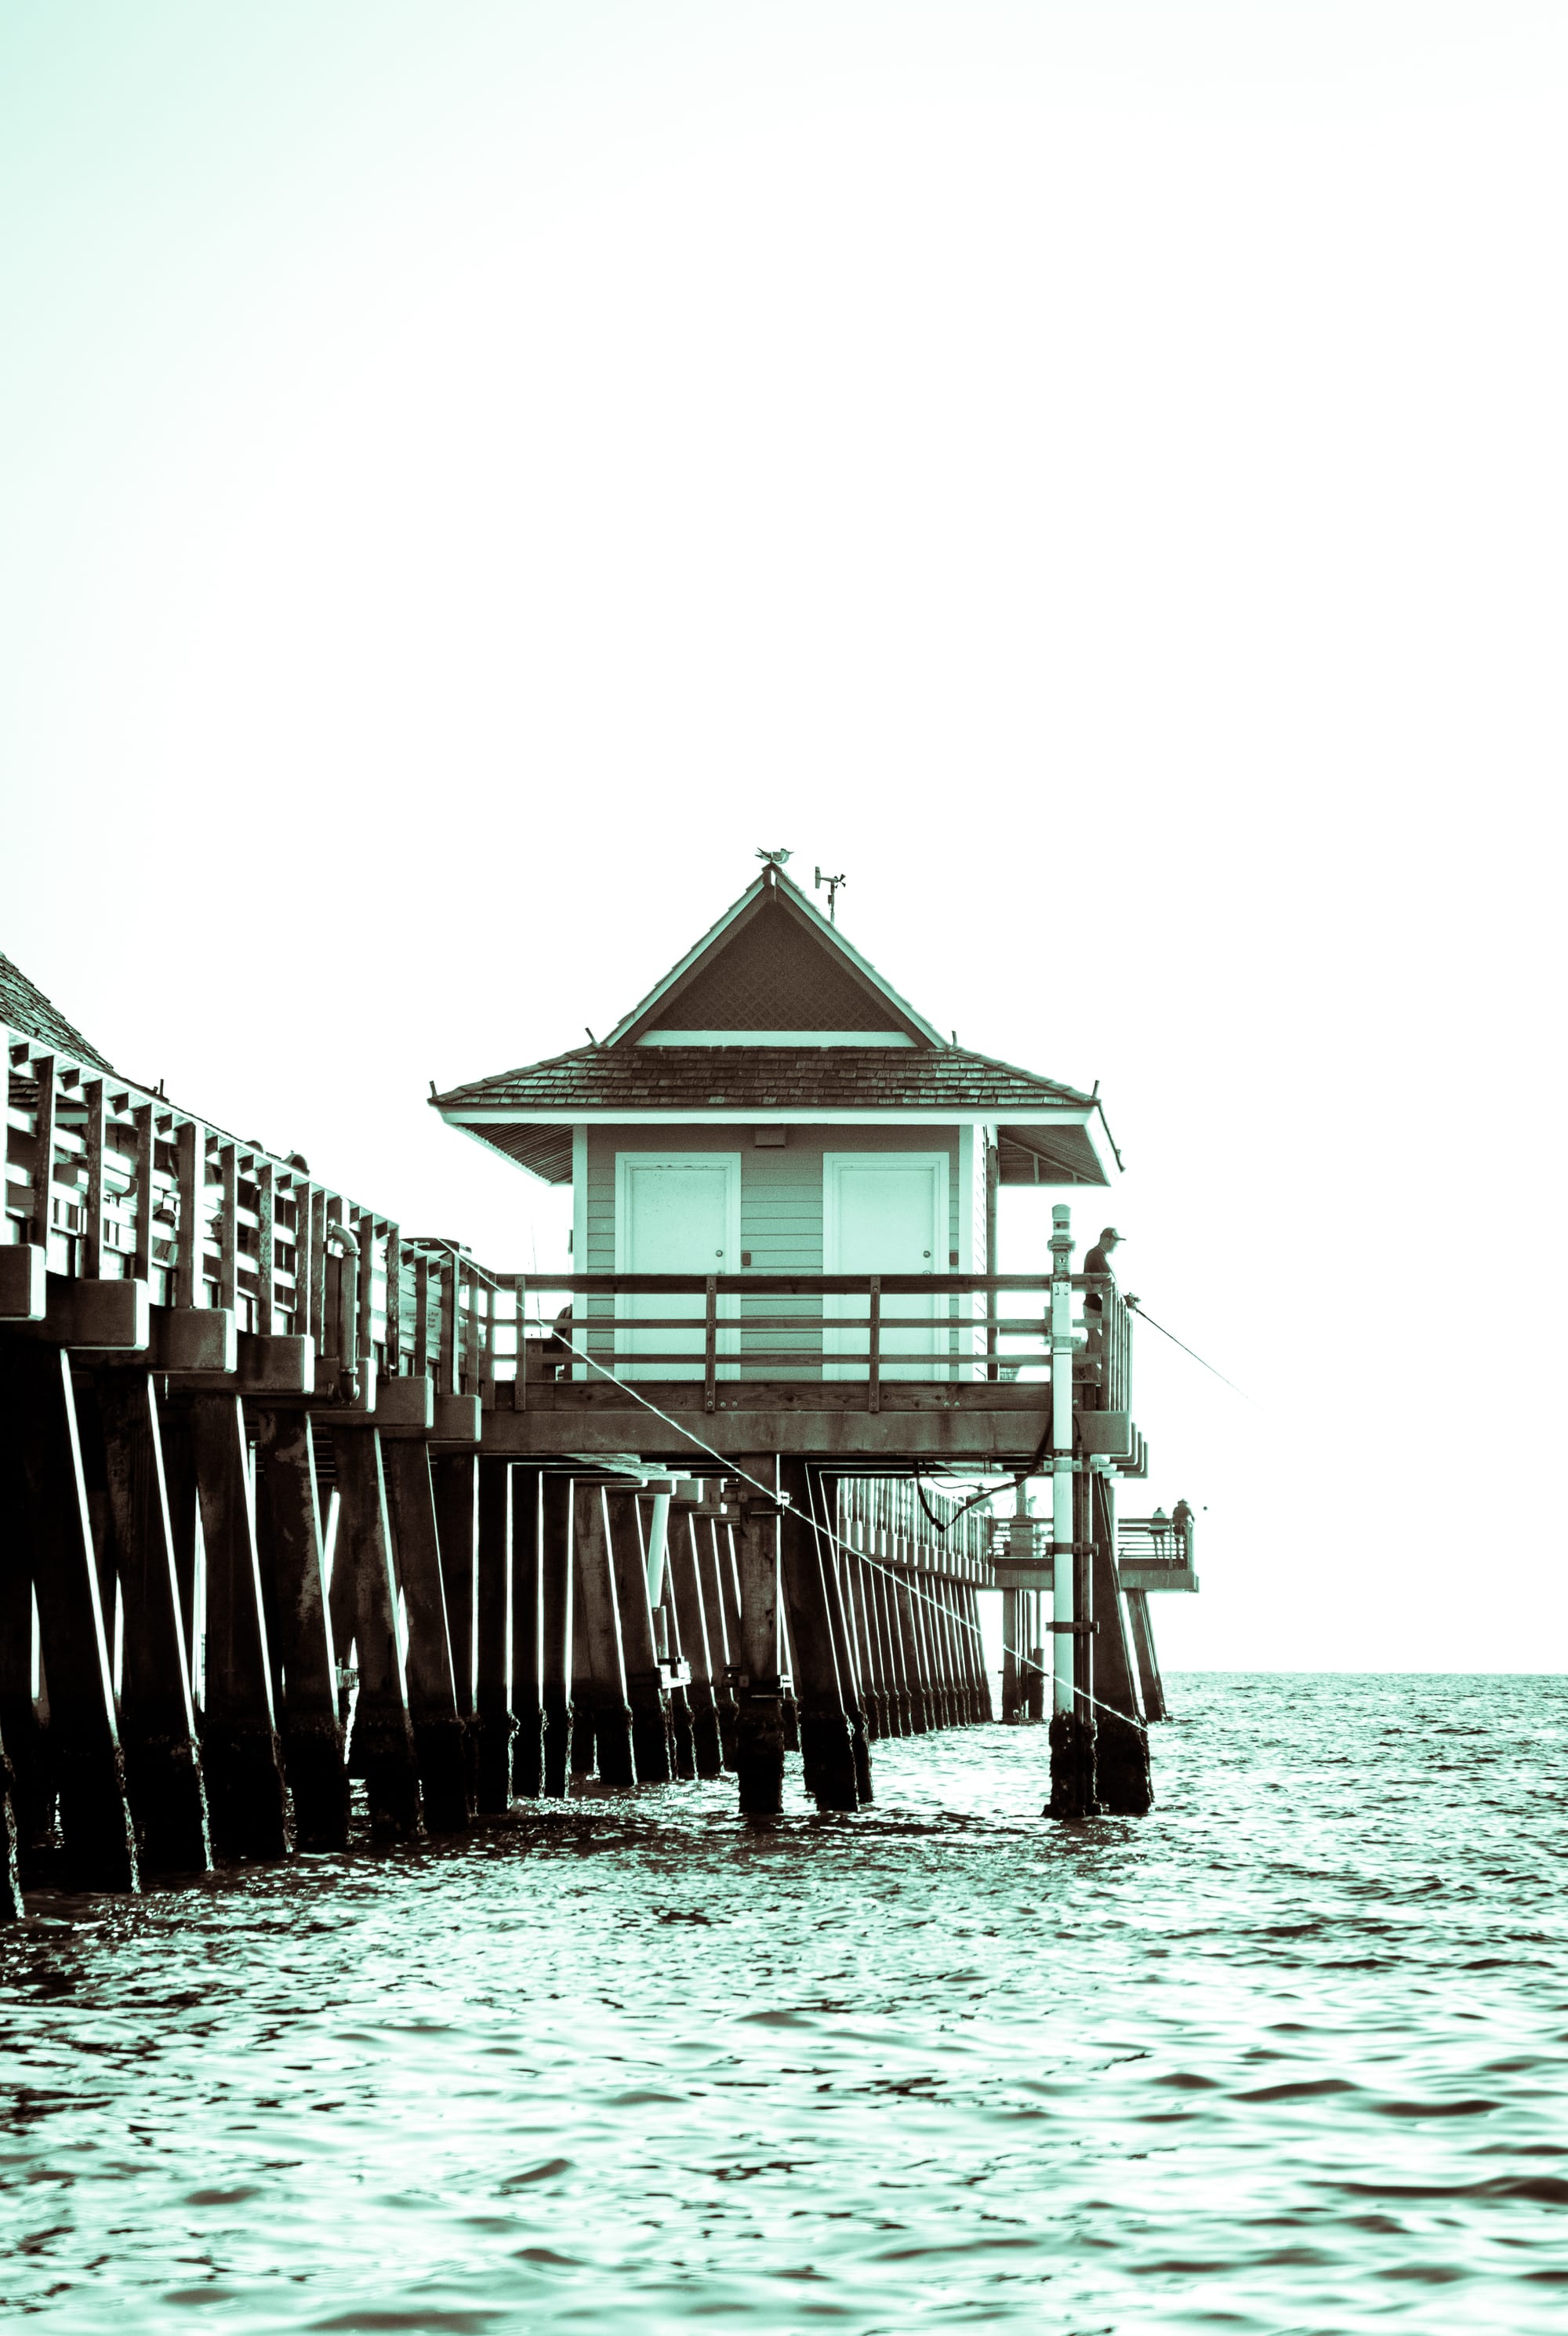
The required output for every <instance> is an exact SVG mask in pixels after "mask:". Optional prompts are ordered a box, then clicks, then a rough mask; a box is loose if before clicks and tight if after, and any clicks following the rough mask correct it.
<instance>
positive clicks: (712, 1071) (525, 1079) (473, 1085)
mask: <svg viewBox="0 0 1568 2336" xmlns="http://www.w3.org/2000/svg"><path fill="white" fill-rule="evenodd" d="M1093 1100H1094V1098H1093V1096H1091V1095H1084V1094H1082V1093H1081V1092H1080V1091H1079V1089H1077V1088H1076V1087H1068V1086H1063V1085H1061V1084H1060V1083H1059V1082H1058V1081H1057V1080H1056V1079H1046V1078H1040V1077H1038V1076H1037V1075H1036V1073H1034V1072H1033V1071H1020V1070H1018V1069H1015V1067H1014V1066H1013V1065H1012V1064H1011V1063H998V1062H996V1061H993V1060H992V1058H991V1057H990V1056H989V1055H973V1054H970V1053H969V1051H968V1049H967V1048H965V1047H962V1046H930V1047H928V1046H920V1047H915V1046H909V1047H892V1046H575V1047H573V1049H572V1050H571V1052H570V1054H567V1055H555V1056H551V1058H550V1060H549V1061H548V1062H544V1063H530V1064H527V1065H525V1066H523V1067H522V1068H521V1069H520V1070H515V1071H498V1072H497V1073H496V1074H495V1076H493V1077H492V1078H488V1079H473V1080H471V1081H470V1083H469V1084H468V1085H466V1086H461V1087H453V1090H452V1092H451V1093H450V1094H449V1095H437V1097H436V1098H435V1102H436V1107H437V1109H438V1110H440V1111H442V1112H443V1113H451V1114H454V1115H458V1116H462V1117H464V1118H466V1117H468V1116H469V1115H470V1114H476V1115H477V1114H482V1113H485V1112H491V1111H495V1112H513V1111H527V1112H531V1113H545V1112H550V1113H559V1114H560V1115H561V1116H562V1117H564V1118H568V1119H579V1118H582V1117H584V1116H592V1115H593V1114H598V1113H603V1112H609V1113H612V1114H613V1113H615V1112H620V1111H638V1112H643V1111H672V1112H680V1113H683V1114H687V1113H690V1112H693V1111H707V1110H726V1109H727V1110H732V1111H742V1112H745V1111H775V1110H777V1111H787V1110H803V1109H813V1110H822V1111H849V1110H855V1109H859V1108H861V1107H862V1106H863V1107H864V1108H865V1109H867V1110H870V1111H920V1110H923V1109H928V1108H929V1109H931V1110H935V1111H961V1112H966V1113H969V1112H972V1113H974V1114H990V1113H991V1112H993V1111H998V1110H1000V1111H1014V1110H1018V1109H1019V1108H1020V1107H1021V1108H1025V1109H1027V1108H1029V1107H1032V1106H1038V1105H1047V1106H1049V1105H1061V1104H1080V1105H1086V1104H1089V1103H1092V1102H1093Z"/></svg>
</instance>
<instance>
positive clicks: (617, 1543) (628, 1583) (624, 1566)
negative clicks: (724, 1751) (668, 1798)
mask: <svg viewBox="0 0 1568 2336" xmlns="http://www.w3.org/2000/svg"><path fill="white" fill-rule="evenodd" d="M605 1519H606V1523H607V1527H608V1530H609V1557H610V1564H611V1567H612V1568H613V1570H614V1573H615V1601H616V1611H617V1615H618V1620H619V1622H620V1643H621V1656H622V1660H623V1662H624V1664H625V1669H626V1695H627V1701H628V1705H629V1706H630V1708H631V1750H632V1764H633V1767H634V1768H635V1770H636V1773H637V1781H638V1784H639V1785H667V1784H668V1783H669V1782H670V1779H671V1777H672V1776H674V1773H675V1766H674V1761H673V1759H672V1757H671V1747H670V1730H669V1707H668V1705H667V1701H666V1698H665V1691H664V1682H663V1680H662V1679H661V1678H660V1675H659V1668H658V1655H657V1650H656V1647H655V1644H654V1635H653V1610H652V1608H651V1607H650V1605H649V1603H648V1559H647V1552H646V1551H645V1548H644V1545H643V1537H642V1517H641V1514H640V1504H639V1502H638V1496H637V1494H636V1493H634V1492H626V1493H621V1492H614V1491H609V1490H607V1492H606V1494H605Z"/></svg>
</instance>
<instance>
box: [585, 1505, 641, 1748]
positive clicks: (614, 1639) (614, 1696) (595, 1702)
mask: <svg viewBox="0 0 1568 2336" xmlns="http://www.w3.org/2000/svg"><path fill="white" fill-rule="evenodd" d="M574 1518H575V1523H576V1543H577V1584H576V1588H577V1605H578V1616H579V1621H580V1624H581V1629H580V1633H579V1635H580V1640H581V1644H582V1650H583V1656H584V1658H585V1659H586V1662H587V1667H588V1670H587V1678H586V1679H584V1680H583V1681H582V1684H581V1687H580V1689H579V1688H578V1686H577V1683H576V1682H574V1702H575V1699H576V1696H577V1695H578V1694H579V1693H580V1694H581V1696H582V1698H583V1700H584V1703H585V1704H586V1706H587V1708H588V1710H589V1712H590V1714H591V1716H592V1720H593V1745H594V1752H595V1756H596V1757H597V1760H598V1764H599V1781H600V1783H601V1784H606V1785H616V1786H626V1785H634V1784H635V1783H636V1782H637V1763H636V1758H635V1756H634V1754H633V1751H632V1740H631V1710H630V1707H629V1705H628V1702H627V1693H626V1669H625V1664H624V1659H623V1657H622V1653H621V1643H620V1617H619V1615H618V1612H617V1610H616V1595H615V1569H614V1565H613V1562H612V1561H611V1557H610V1543H609V1517H608V1515H607V1514H606V1509H605V1495H604V1487H603V1486H602V1485H600V1484H579V1486H578V1490H577V1499H576V1502H575V1504H574Z"/></svg>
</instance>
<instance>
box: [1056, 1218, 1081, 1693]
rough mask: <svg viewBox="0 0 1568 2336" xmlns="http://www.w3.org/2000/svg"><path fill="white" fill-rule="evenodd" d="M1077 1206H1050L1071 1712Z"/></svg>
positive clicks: (1060, 1674)
mask: <svg viewBox="0 0 1568 2336" xmlns="http://www.w3.org/2000/svg"><path fill="white" fill-rule="evenodd" d="M1072 1256H1073V1236H1072V1211H1071V1210H1070V1209H1069V1208H1068V1207H1067V1205H1066V1202H1064V1201H1058V1202H1057V1204H1056V1206H1055V1207H1054V1208H1053V1209H1052V1211H1051V1540H1052V1543H1054V1545H1055V1546H1054V1551H1053V1559H1054V1562H1053V1565H1052V1578H1053V1588H1052V1591H1051V1620H1052V1621H1053V1623H1054V1624H1055V1626H1056V1627H1055V1629H1054V1630H1053V1631H1052V1633H1051V1670H1052V1676H1053V1682H1054V1692H1053V1694H1052V1698H1051V1703H1052V1708H1053V1710H1055V1711H1057V1712H1071V1711H1072V1709H1073V1708H1074V1700H1075V1698H1074V1694H1073V1621H1074V1611H1073V1608H1074V1601H1073V1571H1074V1569H1073V1555H1072V1551H1073V1282H1072Z"/></svg>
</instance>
